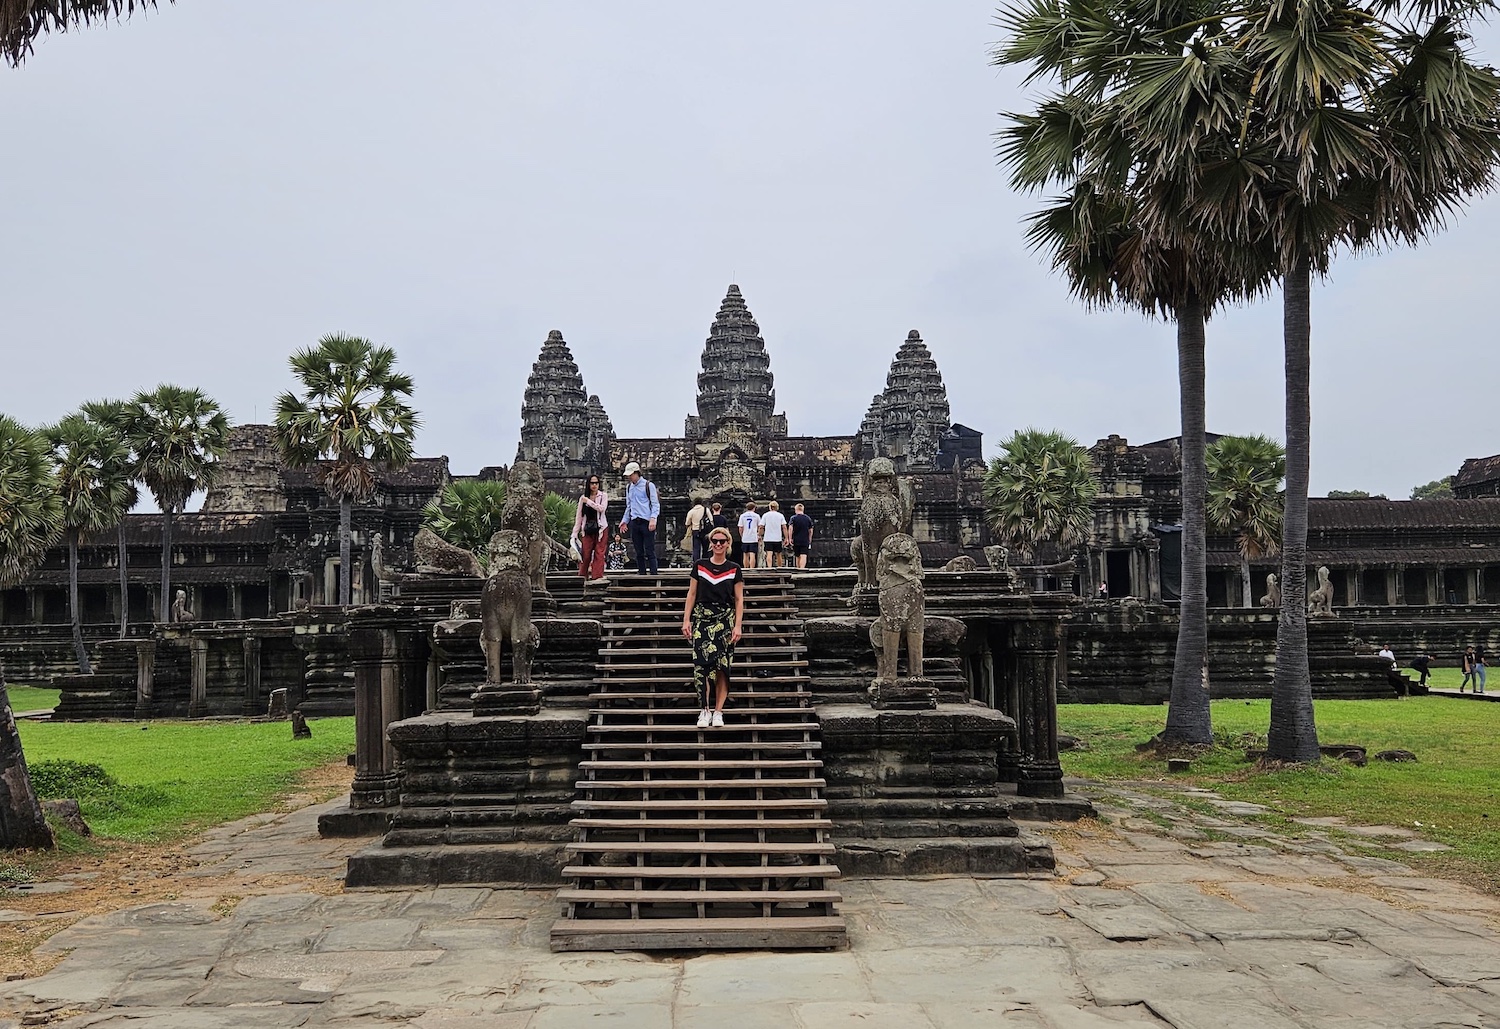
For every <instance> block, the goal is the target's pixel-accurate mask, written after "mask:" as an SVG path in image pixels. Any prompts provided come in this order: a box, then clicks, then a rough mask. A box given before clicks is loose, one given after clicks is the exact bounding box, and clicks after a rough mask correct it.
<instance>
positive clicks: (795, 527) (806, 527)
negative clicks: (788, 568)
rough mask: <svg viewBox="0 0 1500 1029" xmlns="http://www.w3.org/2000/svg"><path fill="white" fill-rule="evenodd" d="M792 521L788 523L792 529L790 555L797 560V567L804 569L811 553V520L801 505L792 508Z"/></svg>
mask: <svg viewBox="0 0 1500 1029" xmlns="http://www.w3.org/2000/svg"><path fill="white" fill-rule="evenodd" d="M793 511H794V513H793V515H792V520H791V521H790V522H789V523H788V524H789V525H790V526H791V528H792V553H793V555H795V556H796V558H797V567H798V568H806V567H807V558H808V555H809V554H811V553H812V538H813V520H812V518H810V517H809V516H808V514H807V512H806V511H804V510H803V509H802V505H801V504H798V505H797V506H796V507H795V508H793Z"/></svg>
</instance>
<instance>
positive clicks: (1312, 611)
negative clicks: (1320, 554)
mask: <svg viewBox="0 0 1500 1029" xmlns="http://www.w3.org/2000/svg"><path fill="white" fill-rule="evenodd" d="M1307 613H1308V614H1309V615H1313V616H1316V617H1319V618H1331V617H1333V582H1332V580H1330V579H1329V578H1328V566H1327V565H1324V566H1323V567H1321V568H1319V569H1318V588H1317V589H1315V590H1308V591H1307Z"/></svg>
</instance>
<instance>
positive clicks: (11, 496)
mask: <svg viewBox="0 0 1500 1029" xmlns="http://www.w3.org/2000/svg"><path fill="white" fill-rule="evenodd" d="M62 519H63V504H62V497H61V495H60V494H59V493H58V491H57V479H56V476H55V475H54V474H53V471H52V461H51V459H50V457H49V455H48V451H47V442H46V440H44V439H43V438H42V437H41V436H40V435H38V434H37V433H35V432H32V431H31V430H29V429H27V428H26V427H25V426H23V425H21V424H20V423H19V422H17V421H16V420H15V419H13V418H10V417H8V416H6V415H3V414H0V586H9V585H12V584H13V583H15V582H18V581H19V580H20V579H22V578H23V577H24V576H25V575H26V573H27V572H29V571H30V570H31V569H32V568H33V567H35V566H36V564H38V563H39V562H40V561H41V560H42V558H43V557H45V556H46V554H47V548H48V547H50V546H51V545H52V544H53V543H55V542H57V538H58V537H59V536H60V535H62ZM52 845H53V840H52V830H51V829H49V828H48V827H47V821H46V819H45V818H43V816H42V808H41V805H40V804H39V803H38V802H37V799H36V791H35V790H34V789H32V786H31V776H30V775H29V774H27V771H26V754H25V752H24V751H23V750H22V749H21V736H20V734H19V733H18V732H17V731H16V720H15V718H14V717H13V716H12V714H11V710H10V692H9V690H7V689H6V685H5V672H4V669H0V847H5V848H14V847H47V848H50V847H51V846H52Z"/></svg>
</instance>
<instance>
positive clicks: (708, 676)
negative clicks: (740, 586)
mask: <svg viewBox="0 0 1500 1029" xmlns="http://www.w3.org/2000/svg"><path fill="white" fill-rule="evenodd" d="M691 621H692V627H693V688H694V689H696V690H697V691H698V702H699V704H700V705H701V706H702V707H712V706H713V705H712V703H711V702H710V700H711V698H710V697H709V687H710V686H711V684H712V683H713V681H714V673H716V672H723V673H724V674H725V675H728V674H729V669H730V667H731V666H732V665H733V664H734V644H733V643H731V642H730V639H731V638H732V637H733V636H734V608H732V607H726V608H714V607H709V606H708V605H707V604H697V605H694V607H693V613H692V615H691Z"/></svg>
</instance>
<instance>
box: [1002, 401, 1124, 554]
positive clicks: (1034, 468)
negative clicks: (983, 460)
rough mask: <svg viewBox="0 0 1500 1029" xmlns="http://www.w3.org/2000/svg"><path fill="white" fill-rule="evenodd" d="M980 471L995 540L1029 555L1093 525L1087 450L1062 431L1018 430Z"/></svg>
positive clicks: (1078, 536)
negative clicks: (983, 469)
mask: <svg viewBox="0 0 1500 1029" xmlns="http://www.w3.org/2000/svg"><path fill="white" fill-rule="evenodd" d="M1000 448H1001V449H1002V450H1003V451H1004V454H1003V455H1002V456H1000V457H997V458H995V460H994V461H992V462H991V463H990V468H989V471H988V472H986V473H985V476H984V490H983V492H984V509H985V517H986V518H987V519H988V521H989V524H990V530H991V531H992V532H994V534H995V536H996V538H997V539H1000V540H1002V541H1003V542H1005V543H1006V544H1007V545H1009V546H1014V547H1017V548H1019V549H1020V550H1021V551H1022V552H1023V554H1025V555H1026V556H1027V558H1028V560H1029V559H1032V558H1033V557H1034V556H1035V555H1036V553H1037V550H1038V548H1040V547H1041V546H1042V545H1044V544H1047V543H1053V544H1057V545H1059V546H1064V547H1066V546H1071V545H1073V544H1075V543H1077V542H1079V541H1080V540H1082V539H1084V538H1085V537H1086V536H1087V534H1088V532H1089V530H1090V529H1091V528H1092V527H1093V524H1094V498H1095V497H1096V496H1098V494H1099V480H1098V479H1097V478H1095V476H1094V469H1093V466H1092V465H1091V464H1090V462H1089V455H1088V452H1087V451H1086V450H1084V449H1083V448H1082V447H1080V446H1079V445H1078V441H1077V440H1074V439H1072V438H1071V437H1068V436H1065V435H1063V434H1062V433H1060V432H1044V431H1042V430H1040V429H1021V430H1018V431H1017V432H1016V433H1015V434H1014V435H1012V436H1011V437H1010V439H1007V440H1005V441H1004V442H1002V443H1001V444H1000Z"/></svg>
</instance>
